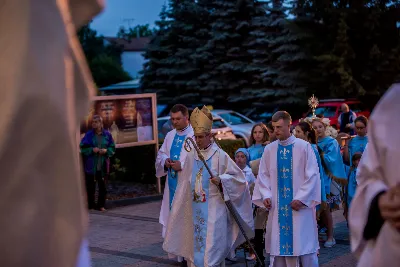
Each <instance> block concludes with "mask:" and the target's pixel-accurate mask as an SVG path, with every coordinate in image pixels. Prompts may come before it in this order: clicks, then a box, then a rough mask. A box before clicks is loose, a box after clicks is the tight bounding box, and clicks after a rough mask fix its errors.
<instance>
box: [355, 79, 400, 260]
mask: <svg viewBox="0 0 400 267" xmlns="http://www.w3.org/2000/svg"><path fill="white" fill-rule="evenodd" d="M399 103H400V84H395V85H393V86H392V88H390V89H389V90H388V92H387V93H386V94H385V96H383V98H382V99H381V101H380V102H379V103H378V104H377V105H376V107H375V109H374V112H373V114H372V116H371V118H370V121H369V123H368V137H369V143H368V148H366V150H365V151H364V153H363V156H362V158H361V161H360V164H359V166H358V173H357V182H358V183H359V184H358V186H357V190H356V194H355V196H354V199H353V201H352V204H351V207H350V213H349V226H350V233H351V235H350V237H351V247H352V250H353V252H354V253H355V255H356V256H357V257H358V258H359V262H358V266H360V267H381V266H398V264H399V263H400V233H399V232H398V231H397V230H396V229H395V228H393V227H392V226H391V225H390V224H389V223H388V222H383V225H382V226H379V227H381V228H380V229H378V230H377V236H376V237H375V238H371V239H370V240H366V239H365V236H364V234H365V233H364V230H365V228H366V225H367V222H368V216H369V212H370V208H371V204H372V202H373V200H374V199H375V197H376V196H377V195H378V194H379V193H380V192H383V191H386V190H388V189H389V188H391V187H395V186H396V185H398V184H399V183H400V176H399V159H400V137H399V130H400V125H399V123H398V119H395V118H396V114H399V112H400V106H399ZM396 201H398V199H397V200H396ZM393 202H395V200H393ZM397 212H398V211H397ZM371 219H372V220H373V221H375V222H373V224H376V222H377V220H378V219H377V218H376V217H374V218H371ZM374 230H375V229H374Z"/></svg>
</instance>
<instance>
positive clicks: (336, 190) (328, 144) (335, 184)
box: [311, 118, 347, 248]
mask: <svg viewBox="0 0 400 267" xmlns="http://www.w3.org/2000/svg"><path fill="white" fill-rule="evenodd" d="M311 120H312V126H313V128H314V129H315V131H316V133H317V137H318V146H319V147H320V148H321V150H322V151H323V158H324V162H325V164H326V167H327V170H326V171H327V175H328V177H329V180H328V182H327V183H325V193H326V194H328V195H330V199H329V201H328V200H327V202H328V204H330V209H326V210H325V211H323V212H322V213H321V216H322V219H323V220H325V222H326V226H327V240H326V242H325V244H324V246H325V247H328V248H329V247H333V246H334V245H335V244H336V241H335V239H334V237H333V220H332V213H331V212H332V211H333V210H336V209H339V204H340V202H341V197H340V195H341V192H342V188H341V186H340V185H346V184H347V179H346V172H345V168H344V163H343V158H342V155H341V153H340V146H339V143H338V142H337V141H336V139H335V138H336V136H337V131H336V130H335V129H334V128H333V127H331V126H330V121H329V119H327V118H323V119H321V118H311Z"/></svg>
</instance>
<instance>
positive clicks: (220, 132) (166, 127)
mask: <svg viewBox="0 0 400 267" xmlns="http://www.w3.org/2000/svg"><path fill="white" fill-rule="evenodd" d="M157 125H158V141H159V142H162V141H164V138H165V136H166V135H167V133H168V132H169V131H171V130H172V129H173V128H174V127H173V126H172V122H171V120H170V116H165V117H161V118H158V119H157ZM211 132H212V133H213V134H215V136H214V137H215V138H216V139H217V140H226V139H229V140H235V139H236V136H235V135H234V134H233V131H232V129H231V128H230V127H229V126H228V125H227V124H226V123H225V121H224V120H223V119H222V118H221V117H219V116H215V115H213V125H212V130H211Z"/></svg>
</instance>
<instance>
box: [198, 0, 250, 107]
mask: <svg viewBox="0 0 400 267" xmlns="http://www.w3.org/2000/svg"><path fill="white" fill-rule="evenodd" d="M210 11H211V15H210V20H211V33H210V35H211V36H210V40H209V41H208V42H207V44H206V45H205V46H204V47H203V48H200V49H198V51H197V52H198V53H200V54H201V55H203V56H204V57H203V61H204V62H205V64H204V65H203V71H202V75H200V76H199V77H198V82H197V85H198V88H199V89H200V91H201V95H202V96H203V97H204V101H207V102H212V103H216V102H218V104H219V105H220V106H221V107H222V106H223V105H225V106H226V103H227V102H226V100H228V101H230V102H236V101H238V100H240V99H241V98H240V96H241V93H240V92H241V89H242V88H244V87H246V86H247V85H248V84H249V80H250V76H249V74H248V73H247V72H246V67H247V65H248V64H249V63H251V56H250V55H249V53H248V51H247V49H246V47H244V46H243V45H244V43H245V42H246V40H248V38H249V32H250V29H251V20H252V16H253V15H254V14H255V9H254V1H253V0H239V1H237V0H214V1H213V4H212V7H211V10H210Z"/></svg>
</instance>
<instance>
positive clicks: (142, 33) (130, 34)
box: [117, 24, 155, 40]
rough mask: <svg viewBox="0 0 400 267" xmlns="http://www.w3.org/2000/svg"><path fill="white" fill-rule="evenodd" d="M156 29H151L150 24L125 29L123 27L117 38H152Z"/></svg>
mask: <svg viewBox="0 0 400 267" xmlns="http://www.w3.org/2000/svg"><path fill="white" fill-rule="evenodd" d="M154 31H155V30H154V29H151V28H150V25H149V24H145V25H136V26H135V27H133V28H125V27H124V26H121V27H120V28H119V30H118V33H117V37H118V38H124V39H127V40H130V39H132V38H138V37H151V36H153V34H154Z"/></svg>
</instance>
